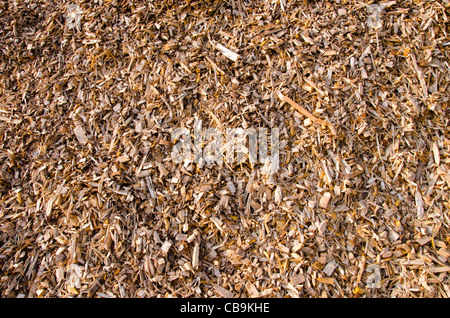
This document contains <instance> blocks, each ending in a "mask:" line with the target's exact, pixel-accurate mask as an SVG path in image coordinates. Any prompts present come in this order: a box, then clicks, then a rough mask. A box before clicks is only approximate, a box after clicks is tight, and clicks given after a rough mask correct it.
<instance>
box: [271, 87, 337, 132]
mask: <svg viewBox="0 0 450 318" xmlns="http://www.w3.org/2000/svg"><path fill="white" fill-rule="evenodd" d="M277 95H278V98H280V99H281V100H282V101H284V102H286V103H288V104H290V105H291V106H292V107H294V108H295V109H296V110H297V111H298V112H299V113H300V114H302V115H303V116H306V117H308V118H309V119H310V120H311V121H313V122H316V123H319V124H321V125H324V126H327V127H328V128H330V130H331V133H332V134H333V135H334V136H336V130H335V129H334V127H333V125H332V124H331V123H330V122H328V121H326V120H323V119H320V118H317V117H316V116H314V115H313V114H311V113H310V112H309V111H307V110H306V109H305V108H303V107H302V106H300V105H299V104H297V103H296V102H294V101H293V100H292V99H290V98H289V97H287V96H284V95H283V94H282V93H281V92H277Z"/></svg>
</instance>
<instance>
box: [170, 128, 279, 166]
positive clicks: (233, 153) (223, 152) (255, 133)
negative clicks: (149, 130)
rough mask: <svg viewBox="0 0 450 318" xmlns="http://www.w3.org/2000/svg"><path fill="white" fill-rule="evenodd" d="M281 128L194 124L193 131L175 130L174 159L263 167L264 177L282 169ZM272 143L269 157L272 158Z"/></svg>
mask: <svg viewBox="0 0 450 318" xmlns="http://www.w3.org/2000/svg"><path fill="white" fill-rule="evenodd" d="M279 137H280V131H279V129H278V128H271V129H270V131H269V129H267V128H247V129H244V128H226V129H218V128H206V129H204V128H203V126H202V121H201V120H196V121H195V122H194V127H193V131H190V130H189V129H187V128H176V129H174V130H173V131H172V142H174V143H175V145H174V146H173V148H172V153H171V155H172V160H173V161H174V162H175V163H183V164H185V165H188V164H189V163H192V162H194V163H197V164H200V165H202V164H220V165H221V164H223V162H224V160H225V162H227V163H237V164H241V163H244V162H245V161H246V160H248V162H249V163H250V165H251V166H252V167H254V166H255V165H256V164H257V163H260V164H262V165H263V166H262V169H261V172H262V173H263V174H274V173H275V172H276V171H277V170H278V168H279V157H280V153H279V152H280V151H279V150H280V149H279V145H280V142H279ZM269 140H270V155H269Z"/></svg>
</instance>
